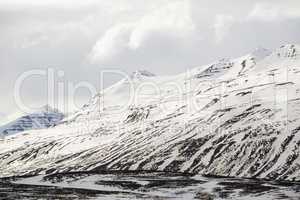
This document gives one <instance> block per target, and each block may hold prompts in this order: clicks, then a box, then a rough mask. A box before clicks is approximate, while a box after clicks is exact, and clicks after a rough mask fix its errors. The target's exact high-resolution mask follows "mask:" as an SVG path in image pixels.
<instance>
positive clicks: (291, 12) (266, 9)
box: [248, 2, 300, 21]
mask: <svg viewBox="0 0 300 200" xmlns="http://www.w3.org/2000/svg"><path fill="white" fill-rule="evenodd" d="M293 5H294V6H291V4H288V3H287V2H284V3H282V4H279V3H277V4H276V3H273V2H272V3H266V2H263V3H256V4H255V5H254V7H253V9H252V10H251V11H250V13H249V14H248V19H250V20H251V19H254V20H263V21H273V20H284V19H287V18H297V17H300V4H299V3H298V2H296V3H295V2H294V3H293Z"/></svg>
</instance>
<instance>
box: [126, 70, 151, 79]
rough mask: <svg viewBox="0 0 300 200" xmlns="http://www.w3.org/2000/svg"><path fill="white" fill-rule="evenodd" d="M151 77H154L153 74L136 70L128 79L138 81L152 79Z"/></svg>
mask: <svg viewBox="0 0 300 200" xmlns="http://www.w3.org/2000/svg"><path fill="white" fill-rule="evenodd" d="M153 76H155V74H153V73H151V72H149V71H147V70H136V71H134V72H133V73H132V74H131V75H130V78H132V79H140V78H142V77H153Z"/></svg>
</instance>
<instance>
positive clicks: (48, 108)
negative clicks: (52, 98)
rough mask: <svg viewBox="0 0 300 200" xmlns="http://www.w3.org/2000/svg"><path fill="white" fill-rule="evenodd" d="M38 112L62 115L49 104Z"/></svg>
mask: <svg viewBox="0 0 300 200" xmlns="http://www.w3.org/2000/svg"><path fill="white" fill-rule="evenodd" d="M37 112H46V113H61V112H60V111H59V110H58V109H57V108H53V107H52V106H50V105H49V104H46V105H44V106H42V107H41V108H40V109H38V110H37Z"/></svg>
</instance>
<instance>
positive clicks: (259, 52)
mask: <svg viewBox="0 0 300 200" xmlns="http://www.w3.org/2000/svg"><path fill="white" fill-rule="evenodd" d="M271 54H272V51H270V50H268V49H265V48H263V47H258V48H256V49H255V50H254V51H253V52H252V53H251V54H250V56H251V57H252V58H254V59H255V61H256V62H257V61H260V60H262V59H264V58H265V57H267V56H269V55H271Z"/></svg>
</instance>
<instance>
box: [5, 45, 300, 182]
mask: <svg viewBox="0 0 300 200" xmlns="http://www.w3.org/2000/svg"><path fill="white" fill-rule="evenodd" d="M299 52H300V47H299V46H298V45H284V46H282V47H280V48H278V49H276V50H274V51H272V52H270V51H268V50H265V49H262V48H260V49H256V50H255V51H254V52H252V53H250V54H248V55H245V56H243V57H240V58H236V59H222V60H220V61H217V62H214V63H211V64H209V65H205V66H200V67H196V68H194V69H191V70H190V71H187V72H185V73H182V74H178V75H174V76H154V75H152V73H148V72H145V71H143V73H134V74H133V76H130V79H123V80H121V81H119V82H117V83H116V84H114V85H112V86H111V87H108V88H107V89H105V90H104V91H101V92H100V93H99V94H98V95H96V96H95V97H94V98H93V99H91V101H90V102H89V103H88V104H87V105H86V106H84V107H83V108H82V109H81V110H80V111H78V112H77V113H75V114H74V115H71V116H69V117H68V118H66V119H64V121H63V122H62V123H60V124H59V125H57V126H55V127H53V128H50V129H46V130H33V131H28V132H26V134H19V135H16V136H8V137H7V139H6V140H5V141H4V143H2V144H0V176H11V175H25V174H27V175H28V174H33V175H35V174H43V173H47V174H52V173H56V172H70V171H98V170H150V171H172V172H189V173H196V174H212V175H221V176H235V177H257V178H267V179H280V180H300V157H299V154H300V132H299V131H300V79H299V78H300V54H299ZM149 74H151V75H149Z"/></svg>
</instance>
